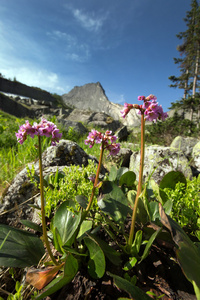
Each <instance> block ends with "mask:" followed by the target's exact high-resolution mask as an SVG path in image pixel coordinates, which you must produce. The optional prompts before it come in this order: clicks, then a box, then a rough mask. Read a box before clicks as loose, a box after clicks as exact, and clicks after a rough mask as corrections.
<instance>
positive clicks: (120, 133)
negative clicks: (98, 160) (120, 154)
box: [115, 126, 129, 142]
mask: <svg viewBox="0 0 200 300" xmlns="http://www.w3.org/2000/svg"><path fill="white" fill-rule="evenodd" d="M128 134H129V133H128V129H127V126H122V127H121V128H120V129H118V130H117V132H115V135H116V136H117V137H118V141H119V142H121V141H126V140H127V138H128Z"/></svg>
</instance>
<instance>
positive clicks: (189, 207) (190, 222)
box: [164, 176, 200, 240]
mask: <svg viewBox="0 0 200 300" xmlns="http://www.w3.org/2000/svg"><path fill="white" fill-rule="evenodd" d="M164 191H165V193H166V194H167V197H168V199H170V200H171V201H172V203H173V207H172V212H171V217H172V218H173V219H174V220H175V221H176V222H177V223H178V224H180V226H181V227H186V228H187V230H188V231H189V232H191V233H192V234H193V235H195V236H196V237H197V238H198V239H199V240H200V176H198V177H197V178H193V179H192V180H189V179H188V180H187V187H185V184H184V183H181V182H178V183H177V184H176V187H175V189H171V188H165V189H164Z"/></svg>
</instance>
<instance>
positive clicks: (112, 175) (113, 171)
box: [108, 166, 117, 181]
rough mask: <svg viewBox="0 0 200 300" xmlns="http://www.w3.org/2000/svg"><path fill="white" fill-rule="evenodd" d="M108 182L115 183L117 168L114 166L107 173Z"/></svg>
mask: <svg viewBox="0 0 200 300" xmlns="http://www.w3.org/2000/svg"><path fill="white" fill-rule="evenodd" d="M108 178H109V180H110V181H115V180H116V178H117V168H116V167H115V166H112V167H111V169H110V172H109V177H108Z"/></svg>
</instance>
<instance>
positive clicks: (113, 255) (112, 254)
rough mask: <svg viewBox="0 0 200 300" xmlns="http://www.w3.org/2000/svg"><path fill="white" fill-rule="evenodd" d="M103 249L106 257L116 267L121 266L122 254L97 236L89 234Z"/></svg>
mask: <svg viewBox="0 0 200 300" xmlns="http://www.w3.org/2000/svg"><path fill="white" fill-rule="evenodd" d="M89 236H91V237H92V238H93V239H94V240H95V241H96V242H97V243H98V244H99V246H100V247H101V249H102V250H103V252H104V254H105V256H106V257H107V258H108V259H109V260H110V261H111V262H112V263H113V264H114V265H116V266H118V265H120V264H121V262H122V261H121V258H120V256H121V254H120V253H119V252H117V251H116V250H115V249H113V248H112V247H111V246H109V245H108V244H107V243H106V242H105V241H103V240H101V239H100V238H98V237H97V236H95V235H93V234H89Z"/></svg>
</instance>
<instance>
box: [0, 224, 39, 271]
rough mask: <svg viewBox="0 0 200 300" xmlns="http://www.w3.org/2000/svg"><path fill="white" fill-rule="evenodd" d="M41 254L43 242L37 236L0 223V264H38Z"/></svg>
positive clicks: (8, 265) (16, 265)
mask: <svg viewBox="0 0 200 300" xmlns="http://www.w3.org/2000/svg"><path fill="white" fill-rule="evenodd" d="M13 245H14V246H13ZM43 255H44V247H43V243H42V241H41V240H40V239H39V238H38V237H37V236H35V235H34V234H32V233H29V232H27V231H23V230H19V229H16V228H12V227H10V226H7V225H4V224H0V266H4V267H19V268H25V267H27V266H31V265H34V264H38V262H39V260H40V259H41V257H42V256H43Z"/></svg>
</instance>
